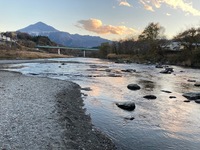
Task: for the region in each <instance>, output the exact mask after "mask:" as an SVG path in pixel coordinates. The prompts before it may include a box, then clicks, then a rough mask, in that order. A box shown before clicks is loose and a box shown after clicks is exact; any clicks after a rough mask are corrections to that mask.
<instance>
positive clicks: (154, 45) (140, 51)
mask: <svg viewBox="0 0 200 150" xmlns="http://www.w3.org/2000/svg"><path fill="white" fill-rule="evenodd" d="M164 33H165V28H164V27H163V26H161V25H160V24H159V23H153V22H151V23H149V24H148V25H147V26H146V28H145V29H144V30H143V32H142V33H141V34H140V35H139V36H138V37H137V39H134V38H129V39H125V40H120V41H114V42H112V43H102V44H101V46H100V51H99V56H100V57H102V58H114V59H122V58H126V59H129V60H131V61H139V62H141V61H142V62H144V61H149V62H152V63H155V62H159V63H171V64H178V65H185V66H186V65H187V66H200V59H199V58H200V27H197V28H195V27H191V28H189V29H186V30H185V31H182V32H180V33H178V34H177V35H176V36H175V37H173V39H171V40H168V39H167V38H166V36H165V34H164ZM172 43H176V44H177V43H178V44H179V46H180V47H174V48H175V49H174V50H172V49H170V48H169V45H170V44H172ZM181 47H182V49H181Z"/></svg>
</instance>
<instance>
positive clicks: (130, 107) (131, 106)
mask: <svg viewBox="0 0 200 150" xmlns="http://www.w3.org/2000/svg"><path fill="white" fill-rule="evenodd" d="M116 105H117V106H118V107H119V108H121V109H124V110H128V111H133V110H134V109H135V103H134V102H119V103H116Z"/></svg>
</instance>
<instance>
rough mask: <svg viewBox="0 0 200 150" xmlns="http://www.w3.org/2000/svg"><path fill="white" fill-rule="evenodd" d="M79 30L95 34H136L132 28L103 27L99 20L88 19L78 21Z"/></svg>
mask: <svg viewBox="0 0 200 150" xmlns="http://www.w3.org/2000/svg"><path fill="white" fill-rule="evenodd" d="M76 26H77V27H79V28H82V29H85V30H87V31H91V32H94V33H97V34H118V35H122V34H133V33H134V32H136V30H135V29H133V28H128V27H126V26H112V25H103V24H102V21H101V20H99V19H88V20H80V21H78V24H77V25H76Z"/></svg>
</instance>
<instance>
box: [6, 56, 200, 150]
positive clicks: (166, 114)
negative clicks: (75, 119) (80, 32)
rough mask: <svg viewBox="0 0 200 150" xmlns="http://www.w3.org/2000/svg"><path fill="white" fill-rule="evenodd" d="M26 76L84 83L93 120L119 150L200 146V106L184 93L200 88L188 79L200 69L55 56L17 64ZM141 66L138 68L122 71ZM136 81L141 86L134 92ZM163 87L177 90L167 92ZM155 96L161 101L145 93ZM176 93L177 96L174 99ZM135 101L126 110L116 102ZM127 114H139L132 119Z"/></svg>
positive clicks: (183, 149) (186, 149) (196, 149)
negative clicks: (166, 71) (168, 69)
mask: <svg viewBox="0 0 200 150" xmlns="http://www.w3.org/2000/svg"><path fill="white" fill-rule="evenodd" d="M11 67H12V69H9V70H13V71H19V72H22V73H23V74H26V75H32V76H42V77H50V78H57V79H61V80H70V81H73V82H75V83H77V84H79V85H80V86H81V87H82V88H88V87H89V88H90V89H91V91H87V90H83V91H82V92H83V93H84V94H83V99H84V103H85V107H86V108H87V113H88V114H90V115H91V118H92V123H93V124H94V125H95V126H96V127H97V128H99V129H100V130H101V131H103V132H104V133H106V134H107V135H108V136H110V137H111V138H112V139H113V141H114V142H115V143H116V145H117V147H118V149H119V150H159V149H160V150H168V149H170V150H179V149H180V150H199V149H200V104H197V103H195V102H193V101H191V102H189V103H186V102H183V101H184V100H186V99H185V98H184V97H183V96H182V94H183V93H185V92H200V88H199V87H195V86H194V83H192V82H188V81H187V80H188V79H191V80H197V81H200V78H199V75H200V70H198V69H186V68H181V67H176V66H173V68H174V73H172V74H160V73H159V72H160V71H161V70H162V69H158V68H155V66H154V65H141V64H116V63H113V62H109V61H107V60H101V59H89V58H65V59H53V61H52V63H24V64H15V65H11ZM125 69H135V70H136V72H132V73H128V72H122V71H121V70H125ZM132 83H136V84H138V85H140V86H141V90H138V91H131V90H129V89H127V85H128V84H132ZM161 90H167V91H171V92H172V93H165V92H162V91H161ZM149 94H153V95H155V96H157V99H155V100H147V99H144V98H143V96H145V95H149ZM170 96H175V97H176V98H174V99H170V98H169V97H170ZM124 101H133V102H135V104H136V109H135V110H134V111H132V112H129V111H125V110H122V109H120V108H118V107H117V106H116V104H115V103H116V102H124ZM127 118H135V119H133V120H129V119H127Z"/></svg>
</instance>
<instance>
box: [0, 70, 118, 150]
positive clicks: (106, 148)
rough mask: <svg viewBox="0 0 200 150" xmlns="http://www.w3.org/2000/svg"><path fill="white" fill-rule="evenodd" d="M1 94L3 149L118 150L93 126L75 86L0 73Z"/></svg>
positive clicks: (0, 111) (0, 146) (78, 90)
mask: <svg viewBox="0 0 200 150" xmlns="http://www.w3.org/2000/svg"><path fill="white" fill-rule="evenodd" d="M0 94H1V100H0V103H1V105H0V107H1V108H0V113H1V115H0V134H1V135H0V149H6V150H9V149H16V150H18V149H20V150H38V149H40V150H49V149H59V150H66V149H72V150H73V149H74V150H78V149H80V150H83V149H85V150H94V149H95V150H102V149H103V150H112V149H115V146H114V144H113V143H112V141H111V140H110V139H109V138H107V137H106V136H104V135H103V134H102V133H101V132H99V131H98V130H97V129H95V128H94V127H93V126H92V124H91V119H90V117H89V116H87V115H86V114H85V110H84V109H83V100H82V98H81V92H80V86H79V85H77V84H75V83H72V82H68V81H61V80H55V79H48V78H36V77H28V76H24V75H22V74H19V73H13V72H7V71H0Z"/></svg>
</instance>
